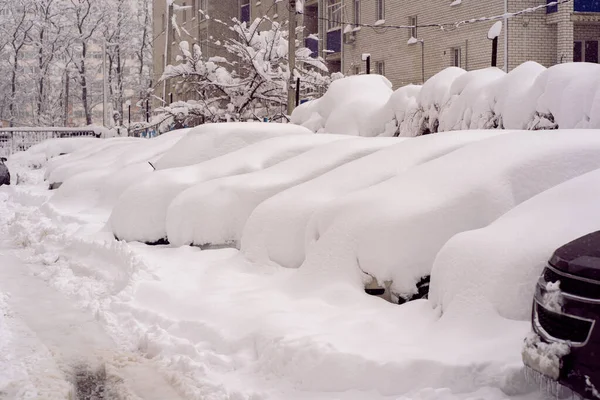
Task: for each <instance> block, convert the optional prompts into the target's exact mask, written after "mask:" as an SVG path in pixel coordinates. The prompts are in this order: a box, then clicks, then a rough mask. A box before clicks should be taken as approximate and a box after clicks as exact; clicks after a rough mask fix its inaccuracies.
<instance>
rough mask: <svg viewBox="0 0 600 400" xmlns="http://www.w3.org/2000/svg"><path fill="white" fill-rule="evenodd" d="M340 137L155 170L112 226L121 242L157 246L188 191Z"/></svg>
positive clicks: (282, 142)
mask: <svg viewBox="0 0 600 400" xmlns="http://www.w3.org/2000/svg"><path fill="white" fill-rule="evenodd" d="M346 138H349V137H348V136H340V135H292V136H289V137H275V138H271V139H266V140H263V141H260V142H257V143H254V144H251V145H249V146H247V147H244V148H242V149H240V150H237V151H234V152H231V153H228V154H225V155H222V156H220V157H216V158H213V159H211V160H208V161H204V162H202V163H199V164H195V165H190V166H187V167H179V168H170V169H166V170H160V171H155V172H154V173H152V174H151V175H150V176H149V178H148V179H147V180H145V181H144V182H141V183H139V184H137V185H133V186H131V187H130V188H129V189H128V190H127V191H125V192H124V193H123V195H122V196H121V197H120V199H119V201H118V202H117V203H116V205H115V207H114V209H113V211H112V214H111V216H110V220H109V224H110V228H111V229H112V232H113V234H114V235H115V236H116V237H118V238H119V239H121V240H127V241H134V240H137V241H141V242H146V243H155V242H158V241H160V240H162V239H166V237H167V231H166V218H167V208H168V206H169V204H170V203H171V201H172V200H173V199H174V198H175V197H176V196H177V195H178V194H179V193H181V192H183V191H184V190H185V189H187V188H189V187H191V186H193V185H195V184H197V183H200V182H204V181H209V180H211V179H217V178H222V177H225V176H231V175H239V174H246V173H249V172H254V171H258V170H261V169H264V168H268V167H270V166H272V165H275V164H277V163H279V162H281V161H284V160H287V159H288V158H291V157H294V156H296V155H298V154H301V153H304V152H306V151H308V150H311V149H313V148H315V147H318V146H321V145H323V144H326V143H330V142H333V141H336V140H340V139H346Z"/></svg>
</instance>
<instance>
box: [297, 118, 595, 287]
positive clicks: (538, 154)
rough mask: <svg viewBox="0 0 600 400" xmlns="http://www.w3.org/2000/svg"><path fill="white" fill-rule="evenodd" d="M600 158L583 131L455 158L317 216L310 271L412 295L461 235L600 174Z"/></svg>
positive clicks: (542, 134) (533, 135) (509, 138)
mask: <svg viewBox="0 0 600 400" xmlns="http://www.w3.org/2000/svg"><path fill="white" fill-rule="evenodd" d="M599 150H600V135H598V132H596V131H585V130H559V131H536V132H530V131H520V132H519V131H517V132H513V133H507V134H504V135H500V136H499V137H495V138H491V139H487V140H484V141H481V142H478V143H474V144H471V145H469V146H466V147H464V148H462V149H459V150H456V151H454V152H452V153H450V154H448V155H445V156H443V157H440V158H438V159H436V160H433V161H430V162H429V163H426V164H423V165H420V166H417V167H415V168H413V169H411V170H410V171H409V172H408V173H406V174H402V175H400V176H398V177H396V178H392V179H390V180H388V181H386V182H384V183H381V184H379V185H376V186H373V187H372V188H369V189H366V190H363V191H361V192H357V193H354V194H352V195H350V196H347V197H345V198H343V199H341V200H339V201H332V202H331V203H330V204H329V205H328V206H327V207H325V208H324V209H322V210H320V211H319V212H317V213H316V214H315V216H314V217H313V218H312V219H311V221H310V223H309V228H308V231H307V247H308V250H307V258H306V261H305V263H304V264H303V266H302V269H307V271H310V270H314V269H323V268H327V269H329V271H328V273H329V274H331V275H332V277H331V279H335V280H338V279H343V277H346V279H348V278H349V279H354V280H355V279H357V278H358V279H360V276H361V274H360V271H363V272H364V273H366V274H369V275H371V276H374V277H376V278H377V279H378V280H379V282H381V283H383V282H385V281H391V282H393V283H392V289H393V291H395V292H396V293H399V294H403V295H409V294H412V293H414V291H415V290H416V288H415V285H416V283H417V282H418V281H419V280H420V279H421V278H422V277H424V276H426V275H429V273H430V272H431V268H432V266H433V261H434V259H435V256H436V254H437V252H438V251H439V249H440V248H441V247H442V246H443V245H444V244H445V242H446V241H448V239H450V238H451V237H452V236H453V235H455V234H457V233H459V232H462V231H466V230H471V229H477V228H481V227H483V226H486V225H487V224H489V223H491V222H492V221H494V220H495V219H496V218H498V217H499V216H501V215H502V214H503V213H505V212H507V211H508V210H510V209H511V208H513V207H514V206H515V205H517V204H519V203H522V202H523V201H525V200H527V199H529V198H531V197H532V196H534V195H536V194H538V193H540V192H542V191H544V190H546V189H549V188H551V187H553V186H555V185H557V184H559V183H562V182H564V181H566V180H568V179H570V178H573V177H575V176H578V175H581V174H583V173H585V172H588V171H591V170H593V169H596V168H600V159H599V158H598V151H599ZM454 177H460V179H455V178H454ZM331 260H334V261H333V262H332V261H331ZM307 273H309V272H307ZM321 273H323V271H322V272H321Z"/></svg>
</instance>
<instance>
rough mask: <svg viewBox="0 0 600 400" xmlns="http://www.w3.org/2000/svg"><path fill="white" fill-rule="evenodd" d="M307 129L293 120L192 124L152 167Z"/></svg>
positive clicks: (177, 164)
mask: <svg viewBox="0 0 600 400" xmlns="http://www.w3.org/2000/svg"><path fill="white" fill-rule="evenodd" d="M310 133H312V132H311V131H309V130H308V129H306V128H304V127H301V126H297V125H294V124H278V123H262V122H230V123H219V124H206V125H201V126H199V127H196V128H193V129H192V130H191V131H190V132H189V134H188V135H187V136H186V137H185V138H184V139H183V140H182V141H181V142H179V143H178V144H177V146H173V148H172V149H171V150H170V151H168V152H167V153H166V154H164V155H163V157H161V158H160V159H159V160H158V161H157V162H156V164H155V167H156V169H157V170H161V169H166V168H176V167H185V166H187V165H193V164H198V163H201V162H202V161H206V160H210V159H211V158H214V157H218V156H220V155H223V154H226V153H230V152H232V151H235V150H239V149H241V148H243V147H246V146H248V145H250V144H252V143H256V142H260V141H261V140H265V139H269V138H272V137H278V136H290V135H308V134H310Z"/></svg>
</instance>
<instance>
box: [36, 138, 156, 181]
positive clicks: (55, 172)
mask: <svg viewBox="0 0 600 400" xmlns="http://www.w3.org/2000/svg"><path fill="white" fill-rule="evenodd" d="M145 141H146V140H145V139H140V138H129V137H127V138H110V139H102V140H101V141H100V142H97V143H91V144H89V145H86V146H84V147H82V148H81V149H79V150H78V151H76V152H73V153H70V154H67V155H64V156H61V157H56V158H54V159H52V160H50V162H49V163H48V168H47V169H46V172H45V176H44V178H45V179H46V180H47V181H48V182H49V183H61V182H64V181H65V180H66V179H68V178H70V177H71V176H73V175H76V174H78V173H81V172H85V171H89V170H93V169H99V168H103V167H104V166H105V163H112V162H115V161H118V160H119V159H120V157H121V155H122V154H128V151H132V150H133V149H134V148H136V147H137V146H140V145H142V144H143V143H144V142H145Z"/></svg>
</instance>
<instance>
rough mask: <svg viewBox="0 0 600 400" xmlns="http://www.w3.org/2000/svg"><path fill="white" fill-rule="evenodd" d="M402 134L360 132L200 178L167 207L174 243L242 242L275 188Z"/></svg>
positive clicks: (387, 143) (305, 178)
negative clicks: (264, 163) (270, 162)
mask: <svg viewBox="0 0 600 400" xmlns="http://www.w3.org/2000/svg"><path fill="white" fill-rule="evenodd" d="M399 141H400V139H396V138H370V139H365V138H355V139H353V140H343V141H338V142H335V143H331V144H328V145H324V146H320V147H319V148H317V149H314V150H311V151H308V152H306V153H304V154H301V155H299V156H296V157H293V158H291V159H289V160H287V161H284V162H281V163H279V164H277V165H274V166H272V167H270V168H267V169H264V170H262V171H257V172H253V173H249V174H242V175H237V176H231V177H226V178H221V179H216V180H213V181H209V182H205V183H200V184H198V185H196V186H192V187H191V188H189V189H187V190H185V191H184V192H182V193H181V194H179V195H178V196H177V197H176V198H175V199H174V200H173V201H172V202H171V204H170V206H169V209H168V211H167V237H168V239H169V242H170V243H172V244H174V245H178V246H179V245H184V244H196V245H213V246H214V245H225V244H227V245H236V246H238V245H239V240H240V238H241V236H242V230H243V228H244V225H245V223H246V221H247V219H248V217H249V216H250V214H251V213H252V211H253V210H254V209H255V208H256V207H257V206H258V205H259V204H260V203H261V202H263V201H265V200H267V199H268V198H269V197H272V196H274V195H275V194H277V193H279V192H281V191H283V190H285V189H289V188H290V187H293V186H296V185H299V184H301V183H303V182H306V181H309V180H311V179H314V178H316V177H318V176H319V175H322V174H324V173H325V172H327V171H330V170H332V169H334V168H336V167H338V166H340V165H343V164H346V163H348V162H350V161H352V160H355V159H358V158H361V157H364V156H366V155H369V154H371V153H373V152H375V151H377V150H381V149H383V148H385V147H387V146H390V145H393V144H396V143H398V142H399Z"/></svg>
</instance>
